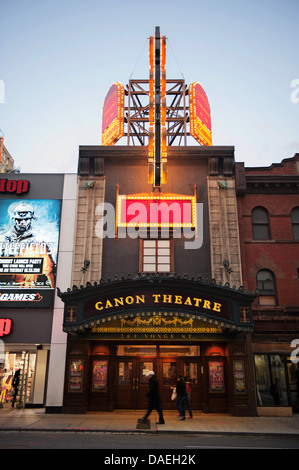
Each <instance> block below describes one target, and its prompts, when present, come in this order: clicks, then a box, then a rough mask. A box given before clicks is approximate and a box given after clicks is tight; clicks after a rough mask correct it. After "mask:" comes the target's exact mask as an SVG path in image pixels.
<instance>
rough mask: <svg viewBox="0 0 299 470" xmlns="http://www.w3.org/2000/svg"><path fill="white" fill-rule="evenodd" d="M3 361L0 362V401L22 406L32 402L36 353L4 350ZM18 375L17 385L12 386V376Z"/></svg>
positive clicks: (3, 403)
mask: <svg viewBox="0 0 299 470" xmlns="http://www.w3.org/2000/svg"><path fill="white" fill-rule="evenodd" d="M3 359H4V361H3V363H1V364H0V384H1V395H0V403H1V404H2V405H3V406H5V404H6V403H12V402H13V403H14V405H15V406H16V407H23V406H24V405H26V404H29V403H32V402H33V384H34V374H35V366H36V353H32V352H26V351H23V352H19V353H10V352H6V353H5V356H4V358H3ZM16 376H18V385H17V387H14V384H16V382H14V378H15V377H16Z"/></svg>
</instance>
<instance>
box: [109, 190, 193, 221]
mask: <svg viewBox="0 0 299 470" xmlns="http://www.w3.org/2000/svg"><path fill="white" fill-rule="evenodd" d="M127 201H128V202H129V201H132V202H135V201H136V202H140V203H142V202H144V203H145V204H144V214H146V215H148V212H147V211H149V210H150V209H149V205H150V203H155V202H156V203H157V204H160V203H163V202H167V203H169V202H173V203H177V206H176V207H174V206H173V207H171V205H169V209H170V210H172V209H173V208H177V209H178V211H180V210H181V209H183V204H184V203H189V204H190V220H188V222H186V221H185V222H184V221H183V220H181V221H180V222H175V223H173V222H169V221H165V222H156V221H151V220H146V221H145V220H142V215H144V214H140V212H139V214H138V217H140V218H139V220H137V221H136V220H135V221H133V222H128V221H127V213H126V206H125V208H124V203H126V202H127ZM136 209H138V207H136ZM159 210H160V209H159ZM167 211H168V209H166V215H167V216H168V215H169V211H168V212H167ZM182 212H183V211H181V212H180V213H178V214H176V215H180V216H181V215H182ZM131 215H132V214H131ZM196 216H197V212H196V195H195V191H194V196H184V195H180V194H170V193H166V194H160V195H158V196H157V194H153V193H150V194H147V193H141V194H131V195H119V194H117V201H116V227H144V228H146V227H158V228H163V227H169V228H175V227H181V228H184V227H186V228H187V227H189V228H196V227H197V217H196Z"/></svg>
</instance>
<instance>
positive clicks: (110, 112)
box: [102, 82, 125, 146]
mask: <svg viewBox="0 0 299 470" xmlns="http://www.w3.org/2000/svg"><path fill="white" fill-rule="evenodd" d="M124 100H125V91H124V87H123V85H122V84H121V83H119V82H116V83H114V84H113V85H112V86H111V88H110V90H109V91H108V93H107V96H106V99H105V103H104V108H103V122H105V123H106V124H107V125H105V124H104V128H103V130H102V145H107V146H108V145H114V144H115V143H116V142H117V141H118V140H119V139H120V138H121V137H122V136H123V135H124Z"/></svg>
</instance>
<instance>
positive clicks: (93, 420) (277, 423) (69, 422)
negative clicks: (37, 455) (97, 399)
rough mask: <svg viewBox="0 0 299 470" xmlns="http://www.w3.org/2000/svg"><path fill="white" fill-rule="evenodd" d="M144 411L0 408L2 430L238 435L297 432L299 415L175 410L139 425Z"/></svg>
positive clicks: (153, 415)
mask: <svg viewBox="0 0 299 470" xmlns="http://www.w3.org/2000/svg"><path fill="white" fill-rule="evenodd" d="M143 415H144V411H142V410H138V411H132V410H115V411H112V412H97V413H92V412H89V413H86V414H47V413H45V410H44V409H29V408H23V409H12V408H11V406H9V405H4V407H3V408H1V409H0V431H40V432H41V431H51V432H53V431H59V432H104V433H155V434H159V433H191V434H197V433H202V434H203V433H205V434H211V433H215V434H232V435H233V434H237V435H242V434H243V435H268V436H271V435H273V436H276V437H278V436H279V435H283V436H286V435H289V436H298V439H299V415H298V414H294V415H293V416H288V417H268V416H267V417H265V416H257V417H235V416H231V415H228V414H204V413H202V412H199V411H195V412H194V414H193V418H192V419H188V418H187V416H188V413H187V415H186V419H185V421H178V417H177V413H176V411H165V412H164V418H165V424H164V425H159V424H156V422H157V421H158V414H157V413H156V412H155V411H153V412H152V414H151V415H150V416H149V420H150V428H147V429H146V428H145V429H140V428H139V427H138V426H137V422H138V418H141V417H142V416H143Z"/></svg>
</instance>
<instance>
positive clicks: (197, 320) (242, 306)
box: [58, 273, 255, 340]
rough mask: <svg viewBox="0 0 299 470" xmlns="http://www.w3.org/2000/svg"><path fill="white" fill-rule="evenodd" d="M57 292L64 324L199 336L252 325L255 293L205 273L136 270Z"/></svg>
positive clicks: (131, 333)
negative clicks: (203, 276)
mask: <svg viewBox="0 0 299 470" xmlns="http://www.w3.org/2000/svg"><path fill="white" fill-rule="evenodd" d="M58 295H59V297H60V298H61V299H62V301H63V302H64V304H65V307H64V322H63V330H64V331H65V332H67V333H73V334H80V333H81V334H84V337H86V335H87V336H88V337H89V338H91V339H92V338H93V339H148V340H151V339H152V340H153V339H155V340H157V339H162V340H163V339H172V340H175V339H185V340H192V339H200V338H204V337H205V336H206V335H208V336H209V337H211V335H216V336H219V335H221V334H223V333H232V332H251V331H253V320H252V309H251V305H252V302H253V300H254V298H255V294H253V293H250V292H245V291H244V290H243V288H242V287H240V288H239V289H235V288H231V287H230V286H229V284H225V285H224V286H222V285H220V284H216V282H215V281H213V280H212V281H208V280H205V281H203V280H202V279H201V277H198V278H196V279H195V278H188V277H187V276H186V275H185V276H179V275H176V274H167V275H162V274H159V273H156V274H144V273H142V274H137V275H136V276H134V277H133V276H131V275H128V276H127V277H126V278H125V277H123V278H121V279H118V278H117V277H116V278H115V279H114V280H113V281H111V280H108V281H107V282H105V281H103V280H101V281H100V282H99V283H95V284H94V285H91V284H89V283H87V284H86V287H83V286H81V287H80V288H78V287H76V286H74V287H73V289H68V290H67V292H64V293H62V292H60V290H59V289H58Z"/></svg>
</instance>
